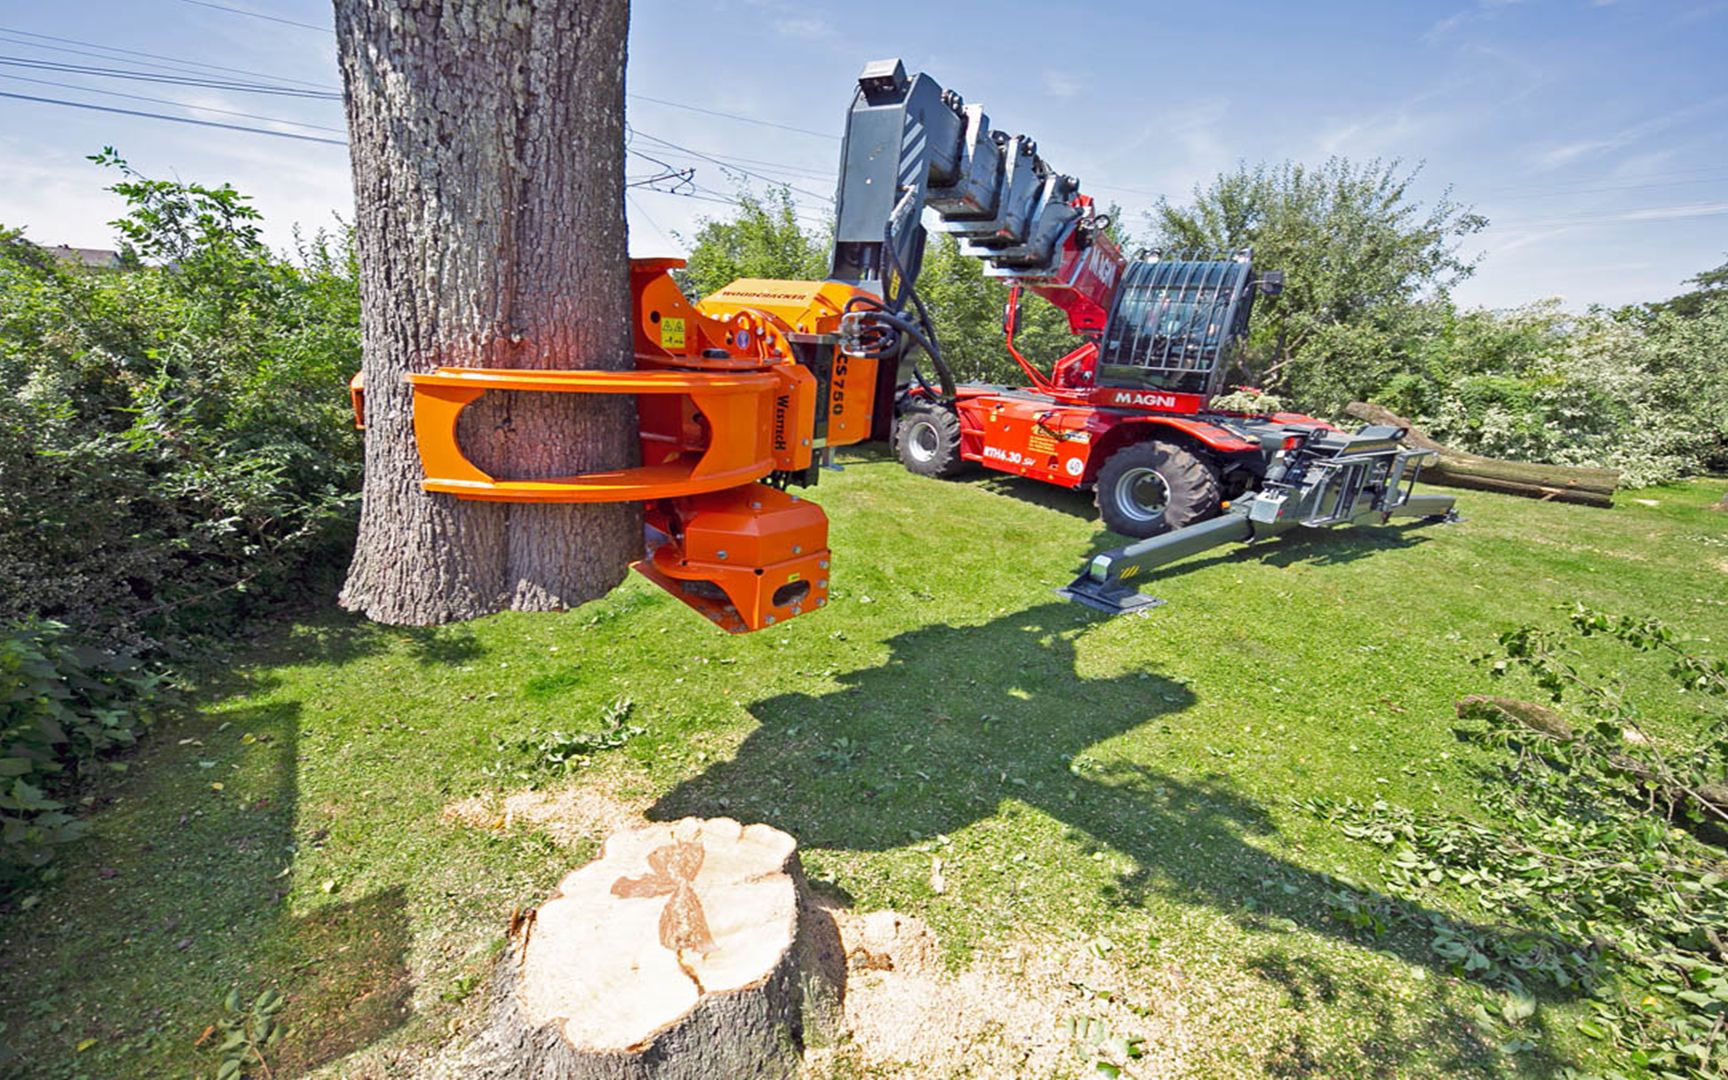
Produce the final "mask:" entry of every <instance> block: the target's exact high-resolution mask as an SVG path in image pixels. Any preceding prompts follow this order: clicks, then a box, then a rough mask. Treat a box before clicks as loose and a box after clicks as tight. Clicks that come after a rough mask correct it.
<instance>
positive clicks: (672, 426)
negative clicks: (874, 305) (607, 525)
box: [350, 259, 876, 633]
mask: <svg viewBox="0 0 1728 1080" xmlns="http://www.w3.org/2000/svg"><path fill="white" fill-rule="evenodd" d="M682 265H683V260H681V259H638V260H633V261H632V263H631V276H630V280H631V291H632V294H633V299H634V316H633V320H632V336H633V339H634V344H635V352H636V370H633V371H595V370H588V369H582V370H526V369H497V368H464V367H440V368H438V369H436V370H435V371H432V372H426V373H415V374H410V375H409V376H408V381H409V383H410V384H411V385H412V387H413V391H414V438H415V442H416V443H417V444H418V447H419V451H420V462H421V465H422V466H423V468H424V469H425V474H426V476H425V480H424V481H423V486H424V487H425V489H426V490H427V491H433V492H440V493H444V494H449V495H454V496H456V497H457V498H462V499H488V500H494V501H502V502H524V503H581V502H636V501H640V502H643V503H646V504H647V506H646V513H645V519H646V522H647V525H648V533H649V544H648V551H647V555H646V557H645V558H644V559H642V560H641V561H640V562H638V563H636V564H635V566H636V569H637V570H639V571H640V572H641V573H642V574H643V575H644V576H645V577H647V578H648V579H649V580H651V581H653V582H655V583H656V584H658V585H660V586H661V587H662V588H665V589H666V590H667V591H669V592H671V593H672V594H673V595H674V596H676V597H678V598H679V599H680V600H682V601H683V602H684V603H686V604H689V605H690V606H691V607H693V608H695V609H696V610H698V611H700V612H702V613H703V614H704V615H705V616H707V617H708V618H709V619H710V620H712V621H713V622H715V623H716V624H717V625H720V626H722V627H724V628H725V629H727V630H730V631H732V632H734V633H742V632H745V631H749V630H757V629H760V628H762V627H763V626H770V625H773V624H774V623H776V622H779V621H783V620H785V619H788V618H793V617H796V616H798V615H800V614H803V613H804V612H805V611H809V610H813V609H814V608H817V607H821V606H823V605H824V604H826V603H827V597H828V561H829V552H828V520H827V518H826V516H824V515H823V513H822V511H821V509H820V508H819V507H817V506H815V505H814V504H812V503H809V502H806V501H804V500H802V499H800V498H799V497H797V496H795V495H788V494H786V493H785V492H784V491H781V490H779V489H777V488H773V487H769V486H767V485H765V484H759V483H756V482H755V481H758V480H762V479H764V478H767V477H768V476H769V475H770V474H772V473H776V472H782V473H796V472H799V471H802V470H807V469H808V468H809V467H810V466H811V464H812V462H813V461H814V460H815V453H816V451H817V450H818V449H820V448H821V447H823V446H839V445H847V444H850V443H855V442H859V441H862V440H864V439H867V438H868V437H869V435H870V424H871V411H872V408H873V405H874V401H873V399H874V396H875V385H876V362H875V361H874V360H868V359H860V358H850V357H846V356H845V355H844V354H843V353H841V352H840V350H839V348H838V347H837V342H838V338H837V337H836V336H835V335H836V333H837V331H838V330H839V327H840V319H841V316H842V315H843V314H844V309H845V307H846V304H847V302H848V301H850V300H851V299H852V297H853V296H855V295H858V291H857V290H855V289H853V288H851V287H850V286H845V285H839V284H835V283H831V282H782V281H750V280H747V281H740V282H735V283H734V284H732V285H730V286H728V287H727V288H725V289H722V290H720V292H718V293H716V294H714V295H713V296H712V297H709V298H708V299H707V300H704V301H703V302H702V303H700V304H691V303H690V301H689V300H688V299H686V298H685V297H684V295H683V293H682V292H681V291H680V290H679V289H678V285H677V283H676V282H675V281H674V280H673V279H672V277H671V275H670V273H669V271H671V270H673V269H676V268H678V267H680V266H682ZM813 362H814V363H820V364H821V365H823V366H824V367H825V369H826V374H827V376H828V393H827V394H826V395H825V398H826V400H825V401H822V402H818V400H817V399H818V380H817V377H816V376H815V375H814V374H813V373H812V371H811V368H810V367H809V366H807V365H808V364H810V363H813ZM350 389H351V391H352V393H353V395H354V404H355V418H356V422H359V421H360V420H361V419H362V418H363V415H364V399H363V396H362V395H363V390H364V387H363V384H362V383H361V381H360V380H359V377H358V376H356V378H355V381H354V383H353V385H352V386H351V388H350ZM489 390H506V391H518V392H521V391H528V392H537V393H555V394H629V395H632V396H634V397H635V398H636V409H637V419H638V429H639V435H640V454H641V461H642V464H640V465H638V466H635V467H632V468H626V469H612V470H607V471H601V472H590V473H583V474H580V475H575V476H564V477H556V478H551V479H534V480H519V479H511V478H507V477H505V478H500V477H494V476H491V475H489V474H488V473H486V472H484V471H483V470H481V469H480V468H479V467H478V466H476V465H475V464H474V463H473V462H472V461H470V460H468V457H467V456H466V455H465V454H463V452H462V448H461V446H460V445H459V444H458V441H457V435H456V432H457V422H458V420H459V418H460V416H461V414H462V410H463V409H465V408H466V407H467V406H468V405H470V404H472V403H473V402H474V401H475V400H476V399H477V398H479V397H480V396H481V395H482V394H485V393H486V392H487V391H489ZM819 407H820V408H822V409H823V418H825V419H826V437H825V438H821V437H818V436H817V435H816V432H817V430H819V427H820V425H819V424H818V415H817V410H818V408H819Z"/></svg>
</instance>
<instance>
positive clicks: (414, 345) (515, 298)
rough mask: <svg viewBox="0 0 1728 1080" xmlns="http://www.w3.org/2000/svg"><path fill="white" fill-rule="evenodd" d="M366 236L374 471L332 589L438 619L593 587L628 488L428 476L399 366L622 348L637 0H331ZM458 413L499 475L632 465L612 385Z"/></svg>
mask: <svg viewBox="0 0 1728 1080" xmlns="http://www.w3.org/2000/svg"><path fill="white" fill-rule="evenodd" d="M335 7H336V36H337V46H338V53H339V58H340V62H341V67H342V74H343V82H344V86H345V88H346V94H345V97H346V102H347V113H348V129H349V138H350V144H351V146H352V157H353V172H354V191H355V211H356V232H357V240H358V245H359V251H360V271H361V300H362V304H361V320H362V336H363V342H364V362H363V369H364V371H365V375H366V387H367V417H366V419H367V431H366V478H365V485H364V490H363V504H362V510H361V520H360V535H359V540H358V543H357V546H356V550H355V553H354V561H353V563H352V565H351V566H350V569H349V574H348V581H347V585H346V586H345V588H344V589H343V592H342V603H343V605H344V606H346V607H349V608H351V609H355V610H359V611H362V612H364V613H365V614H367V615H368V616H370V617H372V618H374V619H378V620H380V621H383V622H391V623H408V624H430V623H438V622H444V621H448V620H451V619H462V618H470V617H473V616H477V615H484V614H487V613H489V612H494V611H498V610H500V609H503V608H510V607H514V608H518V609H528V610H546V609H556V608H560V607H564V606H568V605H573V604H578V603H581V602H582V601H585V600H590V599H593V598H594V597H597V596H600V595H602V594H604V593H605V592H607V591H608V590H610V589H611V588H612V587H613V586H615V585H616V584H617V583H618V582H619V581H620V580H621V579H622V577H623V575H624V573H625V572H626V569H627V567H628V564H629V562H630V560H631V559H632V558H633V557H635V556H637V555H639V554H640V550H641V532H640V510H639V508H638V507H636V506H635V505H634V504H601V505H594V506H569V505H562V506H534V505H509V504H503V503H483V502H464V501H460V500H457V499H454V498H452V497H450V496H447V495H428V494H426V493H425V492H423V491H422V490H421V489H420V481H421V479H422V474H421V469H420V462H419V459H418V455H417V453H416V450H415V446H414V439H413V435H412V429H411V423H412V418H411V395H410V393H409V389H408V387H407V385H406V384H405V382H404V380H403V375H404V374H405V373H407V372H410V371H426V370H429V369H431V368H433V367H436V366H438V365H440V364H459V365H465V366H473V367H501V368H575V367H581V368H603V369H611V370H620V369H626V368H629V367H631V366H632V363H633V360H632V356H631V341H630V296H629V277H628V262H627V256H626V246H625V225H624V166H623V160H624V97H623V94H624V53H625V30H626V26H627V24H628V17H629V13H628V4H627V2H626V0H475V2H469V3H459V2H456V0H336V5H335ZM459 434H460V436H461V438H462V440H463V445H464V448H465V449H466V451H467V453H468V454H469V456H470V458H471V459H472V460H473V461H474V462H475V463H476V464H477V465H479V466H480V467H481V468H482V469H485V470H486V471H487V472H489V473H491V474H493V475H501V476H507V477H511V478H532V477H552V476H558V475H565V474H569V473H573V472H582V471H588V470H592V469H607V468H618V467H621V466H626V465H629V464H632V463H633V461H634V457H635V452H636V441H635V423H634V414H633V410H632V409H631V408H630V407H629V405H628V403H627V402H624V401H620V400H618V399H616V398H612V397H605V398H596V397H581V398H578V397H574V396H571V395H547V394H541V395H520V396H518V395H510V394H490V395H487V397H486V398H483V399H482V400H481V401H480V402H478V403H476V405H475V406H474V407H472V408H470V409H469V410H468V411H467V414H466V415H465V416H464V418H463V423H462V425H461V429H460V431H459Z"/></svg>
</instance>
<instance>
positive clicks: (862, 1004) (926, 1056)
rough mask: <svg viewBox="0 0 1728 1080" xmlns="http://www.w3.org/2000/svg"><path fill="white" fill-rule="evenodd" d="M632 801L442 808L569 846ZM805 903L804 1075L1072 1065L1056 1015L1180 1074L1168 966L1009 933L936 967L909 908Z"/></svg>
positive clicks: (630, 822) (604, 827)
mask: <svg viewBox="0 0 1728 1080" xmlns="http://www.w3.org/2000/svg"><path fill="white" fill-rule="evenodd" d="M645 809H646V802H645V801H643V800H632V799H628V798H621V797H619V796H617V795H616V794H614V793H612V792H610V791H607V790H605V788H604V785H595V784H588V785H584V786H570V787H566V788H561V789H555V790H538V791H516V792H510V793H502V794H499V793H494V794H483V795H476V796H472V797H470V798H466V799H462V800H460V801H457V802H454V803H451V804H450V805H448V806H447V807H445V809H444V817H445V819H446V820H447V821H450V822H451V823H453V824H458V825H463V826H467V827H470V828H479V829H489V830H495V831H509V830H511V829H516V828H526V829H535V830H539V831H541V832H544V833H546V834H547V835H548V836H550V837H552V838H553V839H554V840H556V841H558V842H559V843H562V844H566V845H572V844H576V843H578V842H583V841H593V840H597V839H603V838H604V837H606V836H608V835H610V834H611V833H613V832H615V831H617V830H619V829H623V828H629V827H632V826H637V825H641V824H642V823H643V821H644V818H643V811H644V810H645ZM815 902H816V905H817V907H818V909H819V911H820V912H821V913H822V914H825V915H827V916H828V917H831V918H832V919H833V920H834V924H835V927H836V929H837V930H838V932H839V937H840V944H841V948H842V950H843V951H844V953H845V955H846V966H847V973H846V986H845V996H844V1006H843V1008H844V1015H843V1031H842V1032H841V1033H840V1037H839V1038H838V1039H837V1040H834V1042H833V1043H832V1044H831V1045H829V1046H826V1047H823V1048H820V1049H814V1050H811V1051H810V1052H809V1053H808V1055H807V1064H808V1065H809V1067H810V1072H811V1075H813V1076H815V1077H822V1076H828V1075H840V1074H850V1072H851V1070H852V1069H853V1068H855V1067H856V1066H859V1065H862V1066H864V1067H866V1068H867V1069H869V1071H870V1075H871V1076H872V1077H884V1078H901V1077H904V1078H912V1077H929V1076H954V1075H965V1076H970V1077H980V1078H986V1077H1024V1076H1038V1077H1050V1076H1062V1075H1068V1074H1070V1073H1075V1074H1079V1073H1082V1072H1084V1071H1086V1070H1087V1069H1089V1067H1090V1059H1089V1058H1086V1057H1084V1056H1083V1055H1081V1054H1079V1053H1077V1043H1076V1040H1075V1038H1074V1036H1073V1035H1072V1034H1071V1033H1070V1032H1069V1031H1068V1030H1067V1029H1066V1028H1065V1027H1064V1026H1063V1024H1062V1020H1063V1019H1064V1018H1065V1017H1070V1016H1075V1017H1082V1018H1086V1017H1090V1018H1093V1019H1095V1020H1097V1021H1102V1022H1103V1023H1104V1024H1105V1025H1107V1026H1108V1029H1109V1030H1110V1031H1111V1032H1113V1033H1121V1034H1123V1035H1127V1036H1130V1037H1133V1038H1135V1039H1137V1040H1142V1042H1141V1045H1142V1046H1143V1047H1144V1050H1145V1056H1144V1057H1142V1058H1140V1059H1138V1060H1137V1061H1135V1062H1134V1068H1133V1074H1134V1075H1135V1076H1136V1077H1140V1078H1146V1080H1149V1078H1153V1077H1162V1076H1173V1075H1179V1074H1181V1073H1183V1072H1184V1071H1185V1068H1184V1066H1185V1062H1186V1061H1187V1059H1188V1057H1189V1053H1188V1051H1189V1049H1190V1048H1191V1047H1192V1046H1193V1044H1194V1042H1195V1040H1196V1038H1198V1037H1199V1035H1198V1034H1197V1032H1196V1031H1195V1027H1196V1021H1195V1018H1194V1017H1192V1016H1191V1010H1193V1009H1195V1008H1204V1004H1203V1003H1201V1002H1199V1001H1198V1000H1196V998H1195V996H1194V995H1193V994H1192V993H1191V992H1190V991H1191V989H1192V988H1187V987H1184V986H1183V985H1182V980H1181V979H1180V978H1179V976H1178V973H1177V971H1176V970H1175V969H1174V968H1168V969H1163V970H1158V969H1153V970H1150V971H1149V970H1147V969H1145V968H1140V969H1137V970H1135V971H1134V972H1133V974H1132V976H1131V977H1130V976H1129V975H1128V973H1127V972H1124V971H1121V970H1119V965H1118V964H1116V963H1113V962H1112V961H1111V960H1110V958H1109V957H1108V956H1101V955H1098V954H1096V953H1095V952H1094V951H1092V950H1089V949H1087V948H1086V947H1085V946H1084V944H1083V943H1078V942H1066V941H1065V942H1036V941H1031V940H1023V941H1015V942H1010V943H997V944H994V945H992V946H988V947H985V948H980V949H979V950H978V953H977V956H976V957H975V959H974V960H973V961H972V962H971V963H970V964H969V965H967V966H966V967H964V968H962V969H960V970H958V971H950V970H948V968H947V967H946V965H945V964H944V963H943V961H942V957H941V950H940V946H939V943H938V941H937V939H936V936H935V934H934V933H932V932H931V930H930V929H929V928H928V927H927V926H925V925H924V923H922V922H921V921H920V920H918V919H917V918H914V917H912V916H910V915H904V914H900V913H898V912H894V911H870V912H857V911H851V910H848V909H846V908H845V907H843V906H841V905H839V904H837V903H834V902H831V901H828V900H826V899H825V898H822V897H817V898H816V900H815ZM1125 985H1132V987H1133V995H1132V1000H1131V1001H1125V1000H1123V998H1122V997H1121V995H1120V994H1119V993H1117V994H1109V995H1100V994H1098V993H1097V991H1098V990H1104V989H1106V988H1115V989H1117V990H1118V991H1119V990H1120V988H1122V987H1124V986H1125ZM1131 1005H1132V1006H1133V1007H1131ZM1199 1026H1202V1027H1203V1026H1205V1025H1204V1024H1203V1023H1200V1024H1199Z"/></svg>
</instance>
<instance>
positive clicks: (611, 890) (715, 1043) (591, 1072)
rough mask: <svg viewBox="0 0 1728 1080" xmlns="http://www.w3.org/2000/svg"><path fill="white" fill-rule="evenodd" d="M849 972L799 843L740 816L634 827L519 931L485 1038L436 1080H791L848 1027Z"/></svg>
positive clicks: (522, 921)
mask: <svg viewBox="0 0 1728 1080" xmlns="http://www.w3.org/2000/svg"><path fill="white" fill-rule="evenodd" d="M844 977H845V958H844V954H843V952H842V950H841V948H840V944H839V939H838V935H837V933H836V931H835V928H834V924H833V921H832V919H831V918H829V917H828V916H826V915H825V914H824V913H822V912H821V911H820V910H818V909H817V908H815V907H814V906H813V905H812V904H810V903H809V902H808V897H807V893H806V887H805V883H804V874H803V870H802V868H801V867H800V865H799V861H798V851H797V844H796V842H795V841H794V840H793V839H792V838H791V837H790V836H788V835H786V834H785V833H783V832H781V831H779V830H778V829H774V828H771V827H769V826H767V825H750V826H747V827H746V826H742V825H740V824H739V823H738V822H736V821H733V820H731V819H730V818H719V819H711V820H704V819H698V818H685V819H684V820H682V821H678V822H675V823H672V824H657V825H651V826H648V827H645V828H638V829H632V830H628V831H625V832H621V833H616V834H614V835H613V836H612V837H611V838H609V839H608V840H607V841H606V843H605V844H604V845H603V846H602V848H601V851H600V855H599V857H598V858H596V859H595V860H594V861H593V862H591V863H589V864H588V865H586V866H583V867H581V868H579V869H577V870H574V871H572V872H571V873H570V874H569V875H567V876H566V877H565V878H564V880H563V881H562V882H561V883H560V884H559V886H558V889H557V891H556V892H554V893H553V894H552V897H551V898H550V899H548V900H547V901H546V902H545V903H544V904H542V905H541V906H540V908H539V909H538V910H537V911H534V912H530V913H528V914H527V915H524V916H522V917H520V918H519V919H517V920H515V922H514V924H513V925H512V929H511V937H510V945H509V948H508V949H507V950H506V952H505V955H504V956H503V957H502V958H501V960H500V962H499V966H498V971H497V982H496V986H495V988H494V1000H493V1003H492V1007H491V1012H490V1016H489V1019H488V1021H487V1024H486V1027H485V1029H484V1030H482V1031H481V1032H480V1034H479V1035H478V1036H477V1037H476V1038H474V1039H473V1040H472V1041H471V1042H470V1043H469V1044H468V1045H467V1046H465V1047H463V1048H462V1049H461V1050H459V1051H457V1052H456V1053H455V1054H454V1055H453V1056H452V1057H450V1058H449V1059H446V1060H445V1061H443V1062H441V1063H440V1064H439V1065H438V1066H437V1067H435V1068H434V1069H433V1070H432V1073H433V1075H436V1076H446V1077H457V1076H460V1077H464V1078H478V1080H503V1078H506V1077H508V1078H511V1080H518V1078H520V1080H528V1078H533V1080H579V1078H580V1080H588V1078H605V1080H638V1078H648V1077H652V1078H655V1080H671V1078H679V1080H682V1078H686V1077H688V1078H690V1080H698V1078H700V1080H709V1078H716V1077H763V1078H767V1077H793V1076H796V1075H797V1073H798V1070H799V1066H800V1061H801V1055H802V1050H803V1047H804V1046H805V1045H806V1044H807V1043H820V1042H823V1041H826V1040H827V1038H828V1036H829V1035H830V1034H831V1033H832V1031H834V1030H835V1029H836V1028H837V1026H838V1024H839V1000H840V993H841V987H842V982H843V980H844Z"/></svg>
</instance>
